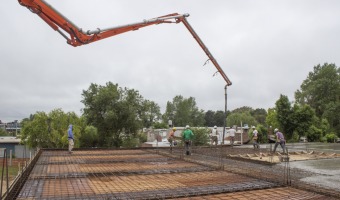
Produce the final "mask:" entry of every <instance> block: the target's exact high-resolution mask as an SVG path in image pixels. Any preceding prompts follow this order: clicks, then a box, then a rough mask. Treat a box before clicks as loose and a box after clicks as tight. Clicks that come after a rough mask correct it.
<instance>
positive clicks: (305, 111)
mask: <svg viewBox="0 0 340 200" xmlns="http://www.w3.org/2000/svg"><path fill="white" fill-rule="evenodd" d="M315 121H316V116H315V112H314V110H313V109H312V108H311V107H310V106H309V105H301V106H299V105H297V104H295V105H294V107H293V114H292V125H293V127H294V128H293V129H294V131H296V132H297V134H298V135H299V136H306V134H307V133H306V131H307V130H308V129H309V128H310V127H311V126H312V125H313V124H314V122H315Z"/></svg>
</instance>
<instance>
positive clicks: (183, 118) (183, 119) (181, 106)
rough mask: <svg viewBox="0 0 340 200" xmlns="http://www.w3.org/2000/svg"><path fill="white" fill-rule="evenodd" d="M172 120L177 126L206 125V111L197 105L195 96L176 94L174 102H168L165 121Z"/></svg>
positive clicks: (164, 116)
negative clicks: (185, 96)
mask: <svg viewBox="0 0 340 200" xmlns="http://www.w3.org/2000/svg"><path fill="white" fill-rule="evenodd" d="M169 120H172V122H173V124H174V125H175V126H185V125H190V126H202V125H204V111H203V110H199V108H198V107H197V106H196V101H195V98H193V97H189V98H187V99H186V98H183V96H181V95H179V96H175V97H174V98H173V100H172V102H167V106H166V111H165V113H164V115H163V121H169Z"/></svg>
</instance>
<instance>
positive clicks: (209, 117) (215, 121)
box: [204, 110, 225, 127]
mask: <svg viewBox="0 0 340 200" xmlns="http://www.w3.org/2000/svg"><path fill="white" fill-rule="evenodd" d="M204 120H205V123H204V125H205V126H207V127H212V126H215V125H216V126H223V125H224V121H225V113H224V112H223V111H221V110H218V111H216V112H215V111H212V110H208V111H207V112H206V113H205V115H204Z"/></svg>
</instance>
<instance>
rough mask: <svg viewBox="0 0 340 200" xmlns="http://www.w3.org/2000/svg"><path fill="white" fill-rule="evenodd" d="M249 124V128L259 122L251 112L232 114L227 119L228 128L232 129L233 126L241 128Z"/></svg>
mask: <svg viewBox="0 0 340 200" xmlns="http://www.w3.org/2000/svg"><path fill="white" fill-rule="evenodd" d="M241 124H242V125H244V124H248V125H249V126H256V125H257V122H256V120H255V118H254V117H253V116H251V114H250V113H249V112H245V113H234V112H232V113H231V114H230V115H229V116H228V118H227V126H229V127H231V126H233V125H238V126H241Z"/></svg>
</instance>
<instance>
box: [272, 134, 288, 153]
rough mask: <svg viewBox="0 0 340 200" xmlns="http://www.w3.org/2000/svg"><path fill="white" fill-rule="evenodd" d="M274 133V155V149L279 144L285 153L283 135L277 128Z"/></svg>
mask: <svg viewBox="0 0 340 200" xmlns="http://www.w3.org/2000/svg"><path fill="white" fill-rule="evenodd" d="M274 133H275V135H276V143H275V146H274V151H273V153H275V151H276V148H277V146H279V144H280V146H281V147H282V150H283V153H285V148H286V140H285V137H284V136H283V133H281V132H280V131H279V129H278V128H276V129H275V130H274Z"/></svg>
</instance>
